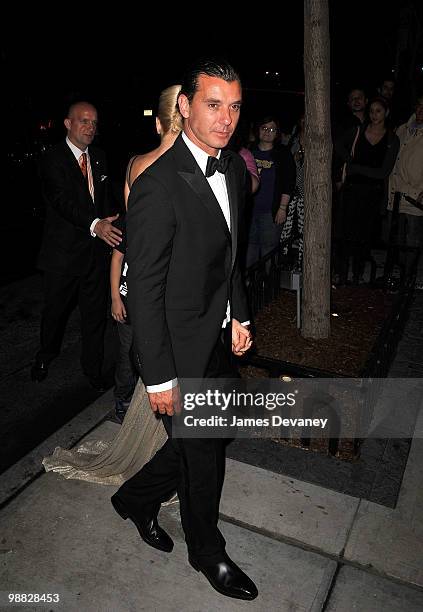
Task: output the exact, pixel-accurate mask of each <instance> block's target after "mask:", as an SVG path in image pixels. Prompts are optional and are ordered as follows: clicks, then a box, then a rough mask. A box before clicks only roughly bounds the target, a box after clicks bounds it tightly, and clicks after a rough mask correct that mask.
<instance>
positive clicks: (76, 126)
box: [64, 102, 98, 151]
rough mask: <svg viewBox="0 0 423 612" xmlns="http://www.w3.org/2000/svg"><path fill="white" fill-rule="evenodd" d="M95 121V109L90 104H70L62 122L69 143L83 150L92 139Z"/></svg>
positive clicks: (95, 125) (96, 120) (95, 127)
mask: <svg viewBox="0 0 423 612" xmlns="http://www.w3.org/2000/svg"><path fill="white" fill-rule="evenodd" d="M97 122H98V119H97V110H96V108H95V107H94V106H93V105H92V104H90V103H89V102H76V103H75V104H72V106H70V108H69V111H68V116H67V117H66V119H65V122H64V123H65V127H66V129H67V133H68V134H67V135H68V138H69V140H70V141H71V143H72V144H74V145H75V146H76V147H78V149H80V150H81V151H85V150H86V148H87V147H88V146H89V145H90V144H91V143H92V141H93V140H94V136H95V133H96V130H97Z"/></svg>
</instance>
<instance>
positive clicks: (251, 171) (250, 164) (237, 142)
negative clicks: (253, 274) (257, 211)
mask: <svg viewBox="0 0 423 612" xmlns="http://www.w3.org/2000/svg"><path fill="white" fill-rule="evenodd" d="M248 136H249V125H248V124H245V123H241V122H239V123H238V125H237V128H236V130H235V132H234V134H233V135H232V137H231V139H230V141H229V143H228V146H227V148H228V149H230V150H231V151H235V153H238V155H240V156H241V157H242V159H243V160H244V162H245V165H246V167H247V174H246V179H247V180H246V185H245V191H246V193H245V212H244V214H243V218H244V223H243V225H242V227H240V233H239V241H238V250H239V254H240V255H239V261H240V265H241V268H242V269H243V270H245V263H246V254H247V242H248V228H249V227H250V223H251V215H252V211H253V205H254V198H253V195H254V194H255V193H256V191H257V189H258V188H259V185H260V175H259V172H258V169H257V164H256V160H255V159H254V155H253V154H252V153H251V151H250V150H249V149H248V148H247V147H248Z"/></svg>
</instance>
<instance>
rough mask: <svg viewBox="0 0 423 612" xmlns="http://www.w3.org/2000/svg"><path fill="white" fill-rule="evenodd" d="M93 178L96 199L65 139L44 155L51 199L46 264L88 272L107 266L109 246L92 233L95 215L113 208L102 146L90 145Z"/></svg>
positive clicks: (42, 260)
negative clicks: (91, 226) (92, 195)
mask: <svg viewBox="0 0 423 612" xmlns="http://www.w3.org/2000/svg"><path fill="white" fill-rule="evenodd" d="M89 155H90V163H91V169H92V174H93V183H94V199H95V203H94V202H93V200H92V198H91V196H90V192H89V189H88V183H87V180H86V179H85V178H84V176H83V174H82V172H81V169H80V167H79V164H78V161H77V160H76V158H75V156H74V155H73V153H72V151H71V150H70V148H69V146H68V145H67V144H66V141H63V142H61V143H59V144H58V145H56V146H55V147H53V148H52V149H50V150H49V151H48V152H47V153H46V154H45V155H44V156H43V158H42V159H41V162H40V178H41V184H42V192H43V197H44V201H45V204H46V221H45V226H44V236H43V242H42V246H41V250H40V254H39V257H38V267H39V268H40V269H41V270H48V271H56V272H60V273H63V274H71V275H76V276H79V275H84V274H86V273H87V272H88V270H89V269H90V268H91V267H92V266H93V265H96V266H100V268H104V267H105V266H107V265H108V262H109V258H108V256H109V253H110V248H109V247H108V246H107V245H106V244H105V243H104V241H103V240H100V239H99V238H93V237H92V236H91V234H90V225H91V223H92V222H93V221H94V219H95V218H96V217H99V218H104V217H105V216H108V215H109V214H111V213H112V210H111V203H110V201H109V193H108V187H107V182H108V179H107V167H106V160H105V156H104V153H103V151H101V150H100V149H98V148H96V147H93V146H90V147H89Z"/></svg>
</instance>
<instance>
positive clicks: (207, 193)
mask: <svg viewBox="0 0 423 612" xmlns="http://www.w3.org/2000/svg"><path fill="white" fill-rule="evenodd" d="M173 148H174V150H175V153H176V159H177V162H178V165H179V167H180V169H179V170H178V173H179V175H180V176H181V177H182V178H183V179H184V180H185V181H186V182H187V183H188V185H189V186H190V187H191V189H192V190H193V191H194V193H195V194H196V195H197V196H198V197H199V199H200V201H201V202H202V204H203V205H204V206H205V207H206V208H207V209H208V210H209V211H210V213H211V214H212V215H213V217H214V218H215V219H217V221H218V223H219V224H220V226H221V228H222V230H223V231H224V232H225V235H226V237H227V239H228V241H229V242H232V238H231V234H230V232H229V229H228V225H227V223H226V219H225V217H224V215H223V212H222V209H221V208H220V205H219V202H218V201H217V200H216V197H215V195H214V193H213V191H212V189H211V187H210V185H209V184H208V182H207V179H206V177H205V176H204V174H203V173H202V171H201V169H200V167H199V165H198V164H197V162H196V161H195V159H194V157H193V156H192V155H191V152H190V150H189V149H188V147H187V146H186V145H185V143H184V141H183V140H182V137H181V136H179V137H178V138H177V140H176V141H175V144H174V145H173Z"/></svg>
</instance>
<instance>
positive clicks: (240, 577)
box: [188, 555, 258, 600]
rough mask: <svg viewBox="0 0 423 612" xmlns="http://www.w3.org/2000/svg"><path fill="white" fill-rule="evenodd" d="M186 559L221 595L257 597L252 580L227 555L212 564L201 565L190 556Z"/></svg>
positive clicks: (237, 597) (243, 597) (240, 597)
mask: <svg viewBox="0 0 423 612" xmlns="http://www.w3.org/2000/svg"><path fill="white" fill-rule="evenodd" d="M188 560H189V562H190V564H191V565H192V567H193V568H194V569H195V570H197V572H201V573H202V574H204V576H205V577H206V578H207V580H208V581H209V582H210V584H211V585H212V587H213V588H214V589H216V591H218V593H221V595H226V596H227V597H234V598H236V599H248V600H251V599H255V598H256V597H257V595H258V591H257V587H256V585H255V584H254V582H253V581H252V580H251V579H250V578H248V576H247V574H244V572H243V571H242V569H240V568H239V567H238V566H237V565H236V564H235V563H234V562H233V561H232V560H231V559H230V558H229V557H228V556H227V555H226V560H225V561H221V562H220V563H214V564H213V565H203V564H202V563H199V562H198V561H195V560H194V559H193V558H192V557H189V559H188Z"/></svg>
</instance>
